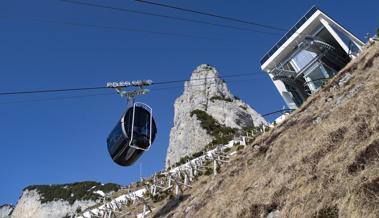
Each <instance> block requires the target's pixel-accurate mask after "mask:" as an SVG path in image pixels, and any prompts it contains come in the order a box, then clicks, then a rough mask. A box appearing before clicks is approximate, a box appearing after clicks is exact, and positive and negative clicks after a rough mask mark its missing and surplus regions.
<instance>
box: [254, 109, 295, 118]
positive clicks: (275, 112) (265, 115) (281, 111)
mask: <svg viewBox="0 0 379 218" xmlns="http://www.w3.org/2000/svg"><path fill="white" fill-rule="evenodd" d="M292 111H294V110H293V109H282V110H277V111H273V112H270V113H267V114H263V115H261V116H262V117H267V116H269V115H274V114H277V113H283V112H292Z"/></svg>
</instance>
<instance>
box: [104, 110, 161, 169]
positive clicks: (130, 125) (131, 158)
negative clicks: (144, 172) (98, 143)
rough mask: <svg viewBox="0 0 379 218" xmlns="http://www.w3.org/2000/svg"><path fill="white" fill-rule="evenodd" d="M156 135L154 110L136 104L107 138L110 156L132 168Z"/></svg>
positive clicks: (118, 162)
mask: <svg viewBox="0 0 379 218" xmlns="http://www.w3.org/2000/svg"><path fill="white" fill-rule="evenodd" d="M156 133H157V128H156V125H155V121H154V118H153V113H152V109H151V108H150V107H149V106H148V105H146V104H143V103H134V104H133V106H132V107H129V108H128V110H127V111H126V112H125V113H124V114H123V115H122V117H121V119H120V120H119V121H118V122H117V124H116V126H115V127H114V128H113V130H112V132H111V133H110V134H109V136H108V138H107V144H108V151H109V154H110V156H111V157H112V159H113V161H114V162H115V163H117V164H118V165H121V166H130V165H132V164H133V163H134V162H135V161H136V160H137V159H138V158H139V157H140V156H141V155H142V153H143V152H144V151H146V150H148V149H149V147H150V145H151V144H152V143H153V142H154V139H155V135H156Z"/></svg>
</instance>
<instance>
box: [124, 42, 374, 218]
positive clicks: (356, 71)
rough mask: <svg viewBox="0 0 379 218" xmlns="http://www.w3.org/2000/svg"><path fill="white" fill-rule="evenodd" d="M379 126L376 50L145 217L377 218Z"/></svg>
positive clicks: (361, 58)
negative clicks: (274, 217)
mask: <svg viewBox="0 0 379 218" xmlns="http://www.w3.org/2000/svg"><path fill="white" fill-rule="evenodd" d="M348 74H351V78H350V80H348V81H347V82H346V83H344V84H342V83H340V81H341V80H343V78H346V75H348ZM378 121H379V43H376V44H375V45H373V46H371V47H370V48H368V49H367V50H366V51H365V52H363V53H362V54H361V55H360V56H359V57H358V58H357V59H355V60H353V61H352V62H351V63H350V64H348V65H347V66H346V67H345V68H344V69H343V70H342V71H341V72H340V73H339V74H338V75H337V76H336V77H335V78H334V79H332V80H331V81H329V82H328V84H327V85H326V86H325V87H324V88H323V89H322V90H321V91H319V92H318V93H317V94H315V95H314V96H312V97H310V98H309V99H308V100H307V102H306V103H305V104H304V105H303V106H302V107H301V108H300V109H299V110H297V111H296V112H295V113H293V114H292V115H291V116H290V117H289V118H288V119H287V120H286V121H285V122H284V123H282V124H280V125H279V126H277V127H276V128H275V129H273V130H271V131H269V132H267V133H265V134H264V135H262V136H260V137H259V138H257V139H256V140H255V141H254V142H252V143H251V145H250V146H248V147H247V148H245V149H244V150H243V151H242V154H239V155H237V156H235V157H233V159H232V160H231V162H229V163H227V164H225V165H223V166H222V168H221V173H220V175H217V176H215V177H213V176H211V177H204V176H203V177H200V179H199V180H198V181H196V182H194V183H192V184H191V185H192V186H193V188H192V189H189V190H187V191H186V192H185V193H184V195H183V196H182V197H181V198H179V199H171V200H169V199H166V200H165V201H164V202H160V203H159V204H156V205H154V204H152V205H151V206H152V207H153V208H154V210H153V214H152V215H153V216H154V217H267V214H268V213H270V212H272V211H276V210H279V211H280V217H281V218H283V217H289V218H290V217H291V218H292V217H313V218H326V217H329V218H333V217H349V218H350V217H379V122H378ZM127 210H128V209H127ZM129 210H130V208H129ZM138 211H140V212H141V211H142V208H138ZM133 213H134V214H135V213H136V212H130V213H129V214H128V215H129V216H130V215H131V214H133ZM128 215H127V216H128ZM127 216H126V217H127ZM149 217H152V216H151V215H149Z"/></svg>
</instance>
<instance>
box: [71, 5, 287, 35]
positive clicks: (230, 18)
mask: <svg viewBox="0 0 379 218" xmlns="http://www.w3.org/2000/svg"><path fill="white" fill-rule="evenodd" d="M63 1H70V0H63ZM135 1H137V2H141V3H145V4H150V5H156V6H160V7H165V8H171V9H175V10H180V11H185V12H190V13H195V14H201V15H205V16H209V17H216V18H220V19H223V20H229V21H234V22H238V23H244V24H249V25H253V26H258V27H262V28H266V29H272V30H276V31H286V30H285V29H283V28H280V27H276V26H271V25H267V24H262V23H258V22H253V21H246V20H242V19H239V18H233V17H227V16H223V15H218V14H213V13H210V12H204V11H197V10H193V9H188V8H182V7H178V6H173V5H168V4H163V3H157V2H151V1H146V0H135Z"/></svg>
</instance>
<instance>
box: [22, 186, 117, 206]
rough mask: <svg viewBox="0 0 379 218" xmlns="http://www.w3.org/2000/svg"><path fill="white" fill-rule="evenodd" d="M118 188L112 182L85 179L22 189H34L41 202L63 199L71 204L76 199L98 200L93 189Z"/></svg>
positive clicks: (108, 189)
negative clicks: (102, 182)
mask: <svg viewBox="0 0 379 218" xmlns="http://www.w3.org/2000/svg"><path fill="white" fill-rule="evenodd" d="M120 188H121V187H120V186H119V185H116V184H112V183H108V184H105V185H102V184H101V183H98V182H92V181H86V182H76V183H71V184H62V185H33V186H28V187H26V188H25V189H24V190H36V191H37V192H38V193H39V194H40V196H41V199H40V200H41V203H42V204H44V203H48V202H51V201H57V200H64V201H67V202H69V203H70V204H71V205H72V204H73V203H74V202H75V201H77V200H93V201H96V200H98V199H99V198H100V196H99V195H98V194H95V193H94V191H97V190H101V191H103V192H105V193H107V192H110V191H117V190H119V189H120Z"/></svg>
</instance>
